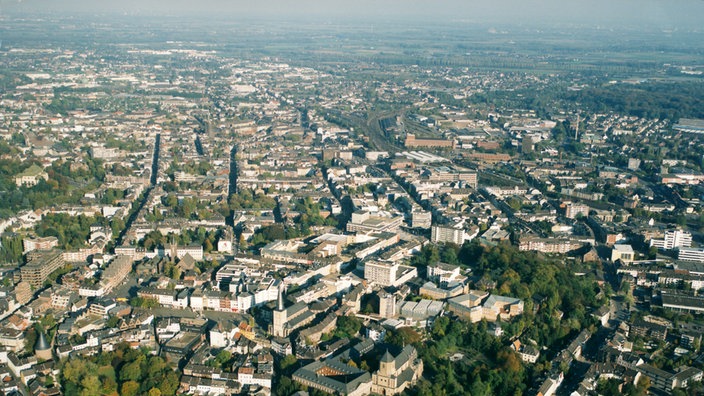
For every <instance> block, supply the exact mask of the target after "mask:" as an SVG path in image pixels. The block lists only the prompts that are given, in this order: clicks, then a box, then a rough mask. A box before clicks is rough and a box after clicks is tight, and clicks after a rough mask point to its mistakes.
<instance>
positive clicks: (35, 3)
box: [1, 0, 704, 29]
mask: <svg viewBox="0 0 704 396" xmlns="http://www.w3.org/2000/svg"><path fill="white" fill-rule="evenodd" d="M1 4H2V8H3V10H2V11H3V13H4V14H6V15H10V16H13V15H26V14H28V13H29V14H32V13H36V14H41V15H45V14H47V13H51V14H57V15H82V16H85V15H96V14H98V15H99V14H108V15H109V14H118V15H125V16H165V17H184V16H185V17H218V18H233V19H241V18H271V19H277V20H284V21H286V20H291V21H295V20H301V19H320V20H321V21H322V22H326V21H336V22H340V21H345V20H350V21H353V20H356V21H359V20H360V19H361V20H370V21H390V22H413V23H419V22H420V23H422V22H428V23H442V22H448V23H450V22H454V23H456V22H471V23H486V24H497V25H535V26H541V25H542V26H554V25H561V24H580V25H588V26H601V27H604V28H616V27H621V26H629V27H634V26H635V27H637V26H642V27H644V28H656V29H676V28H688V29H692V28H694V29H698V28H701V17H702V16H703V15H704V1H701V0H673V1H663V0H619V1H608V0H595V1H589V2H575V1H572V2H565V1H560V0H536V1H520V0H499V1H490V0H478V1H462V0H440V1H430V2H429V1H420V0H384V1H373V0H359V1H355V2H350V1H344V0H330V1H320V0H299V1H295V2H292V1H286V0H267V1H261V2H250V1H242V0H234V1H225V0H202V1H199V2H197V3H196V2H192V1H187V0H170V1H168V2H164V1H158V0H123V1H120V2H114V3H105V2H96V1H89V0H60V1H58V0H19V1H15V0H13V1H3V2H2V3H1Z"/></svg>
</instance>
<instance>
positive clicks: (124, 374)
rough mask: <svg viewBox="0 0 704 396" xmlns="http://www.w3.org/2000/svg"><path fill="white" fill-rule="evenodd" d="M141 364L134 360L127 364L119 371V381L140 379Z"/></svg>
mask: <svg viewBox="0 0 704 396" xmlns="http://www.w3.org/2000/svg"><path fill="white" fill-rule="evenodd" d="M140 363H141V362H140V361H138V360H135V361H134V362H132V363H127V364H125V365H124V366H122V368H121V369H120V380H121V381H137V382H139V380H140V379H141V377H142V367H141V364H140Z"/></svg>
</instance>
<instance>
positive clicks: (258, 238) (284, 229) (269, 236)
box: [250, 223, 301, 248]
mask: <svg viewBox="0 0 704 396" xmlns="http://www.w3.org/2000/svg"><path fill="white" fill-rule="evenodd" d="M300 236H301V233H300V231H299V229H298V227H296V226H292V227H289V226H285V225H283V224H278V223H277V224H272V225H268V226H266V227H262V228H260V229H258V230H257V231H256V232H255V233H254V236H252V240H251V242H250V244H251V246H252V247H254V248H261V247H262V246H264V245H266V244H267V243H269V242H274V241H279V240H282V239H292V238H298V237H300Z"/></svg>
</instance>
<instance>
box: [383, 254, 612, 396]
mask: <svg viewBox="0 0 704 396" xmlns="http://www.w3.org/2000/svg"><path fill="white" fill-rule="evenodd" d="M438 261H442V262H447V263H450V264H456V265H460V266H462V267H465V268H471V269H472V271H473V273H475V274H476V275H478V276H481V277H482V278H483V279H485V280H487V281H491V282H487V283H489V284H491V283H492V282H493V283H494V284H495V285H496V286H495V289H493V290H490V292H492V293H497V294H499V295H504V296H511V297H517V298H520V299H522V300H523V301H524V302H525V309H524V314H523V315H521V316H520V317H518V318H516V319H514V320H513V321H511V322H508V323H501V327H502V329H503V330H504V336H503V337H502V338H496V337H494V336H492V335H490V334H489V333H488V332H487V323H485V322H479V323H475V324H471V323H467V322H464V321H453V320H450V319H449V318H447V317H441V318H438V319H437V320H436V321H435V323H434V324H433V327H432V329H431V334H430V340H427V341H425V342H422V343H420V342H416V343H415V344H414V345H416V347H417V348H418V350H419V353H420V354H421V356H422V358H423V361H424V363H425V367H426V372H425V373H424V376H425V377H426V378H428V379H430V381H421V382H420V383H419V384H418V386H417V387H416V389H415V394H417V395H459V394H465V393H467V392H469V393H470V394H472V395H475V394H479V395H512V394H516V392H519V393H520V392H525V390H526V389H527V388H528V387H529V386H530V384H532V382H533V381H534V380H536V378H537V376H538V375H540V373H541V372H542V371H543V370H544V369H546V368H548V367H549V366H550V364H551V362H550V360H549V358H548V356H550V355H552V354H555V353H557V352H558V351H559V350H560V349H562V348H563V347H564V346H565V344H566V343H567V342H568V341H569V340H570V339H571V337H572V336H574V335H575V334H577V333H578V332H579V331H581V329H583V328H587V327H589V328H591V327H592V326H594V319H593V318H591V316H590V315H588V312H590V310H591V309H595V308H597V307H599V306H601V305H602V304H604V303H605V299H604V298H598V297H597V294H598V289H597V285H596V283H595V282H594V279H593V278H592V277H590V276H584V277H575V276H573V275H572V274H571V272H570V270H569V268H567V267H565V266H564V265H563V264H562V263H561V262H559V261H557V260H550V259H548V258H546V257H544V256H542V255H539V254H537V253H534V252H521V251H519V250H518V249H517V248H516V247H515V246H512V245H510V244H508V243H502V244H498V245H496V246H492V247H489V246H483V245H481V244H480V243H478V242H476V241H475V242H472V243H468V244H465V245H464V246H462V247H459V246H457V245H453V244H445V245H439V246H437V245H428V246H426V247H424V248H423V250H422V251H421V253H420V254H419V255H417V256H415V257H414V258H413V259H412V264H413V265H416V266H420V267H424V266H425V265H428V264H434V263H437V262H438ZM534 301H537V302H538V303H539V304H540V307H539V308H540V309H538V310H536V311H537V312H534V309H533V308H534V307H535V302H534ZM557 310H560V311H562V312H564V316H563V317H562V318H560V317H559V316H558V315H555V314H554V313H555V312H556V311H557ZM516 336H520V337H522V338H526V339H533V340H535V341H536V342H537V343H538V345H540V346H545V347H547V348H548V349H547V351H546V352H544V353H543V356H542V357H541V359H540V360H539V362H538V364H536V365H534V366H531V367H526V366H524V365H523V363H522V361H521V360H520V357H518V356H517V355H516V354H515V352H513V351H512V350H511V349H509V348H507V347H505V345H507V343H508V340H509V339H511V338H512V337H516ZM391 339H392V340H393V337H392V338H391ZM401 340H402V341H403V342H411V343H413V340H409V339H405V340H404V339H401ZM396 342H398V341H396ZM457 351H461V352H462V353H464V354H470V355H471V358H468V359H463V360H462V361H460V362H457V363H452V362H450V361H449V360H448V359H447V356H450V355H452V354H454V353H455V352H457ZM437 384H443V386H439V385H437Z"/></svg>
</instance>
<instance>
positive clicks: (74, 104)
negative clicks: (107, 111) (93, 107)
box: [44, 96, 83, 115]
mask: <svg viewBox="0 0 704 396" xmlns="http://www.w3.org/2000/svg"><path fill="white" fill-rule="evenodd" d="M81 107H83V101H81V99H80V98H78V97H75V96H55V97H54V99H52V100H51V103H49V104H47V105H45V106H44V108H45V109H46V110H47V111H49V112H51V113H54V114H61V115H66V114H67V113H68V112H69V111H74V110H76V109H80V108H81Z"/></svg>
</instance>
